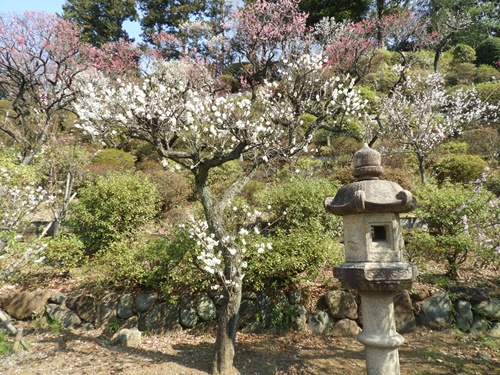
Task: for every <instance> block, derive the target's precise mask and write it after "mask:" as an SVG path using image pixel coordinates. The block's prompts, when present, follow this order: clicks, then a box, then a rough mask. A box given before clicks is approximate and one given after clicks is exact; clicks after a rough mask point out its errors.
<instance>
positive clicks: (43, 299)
mask: <svg viewBox="0 0 500 375" xmlns="http://www.w3.org/2000/svg"><path fill="white" fill-rule="evenodd" d="M51 295H52V292H50V291H39V292H20V293H14V294H12V295H10V296H8V297H7V298H5V299H4V301H3V309H4V310H5V312H6V313H7V314H9V315H10V316H11V317H13V318H14V319H18V320H26V319H29V318H31V317H33V316H34V315H38V314H40V313H41V312H42V311H43V309H44V307H45V305H46V304H47V301H48V300H49V298H50V296H51Z"/></svg>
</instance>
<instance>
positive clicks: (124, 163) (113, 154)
mask: <svg viewBox="0 0 500 375" xmlns="http://www.w3.org/2000/svg"><path fill="white" fill-rule="evenodd" d="M92 163H94V164H100V165H106V166H110V167H113V169H116V170H120V171H131V170H133V169H134V163H135V160H134V157H133V156H132V154H130V153H128V152H126V151H123V150H118V149H115V148H106V149H104V150H101V151H100V152H99V153H98V154H97V155H96V156H95V157H94V158H93V159H92Z"/></svg>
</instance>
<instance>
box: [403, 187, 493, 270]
mask: <svg viewBox="0 0 500 375" xmlns="http://www.w3.org/2000/svg"><path fill="white" fill-rule="evenodd" d="M415 195H416V196H417V201H418V205H417V208H416V210H415V214H416V215H417V217H419V218H420V219H421V220H422V221H423V222H424V223H426V224H427V226H428V230H426V231H416V232H413V233H412V234H410V235H406V236H405V239H406V240H407V246H406V247H407V252H408V253H409V254H410V255H411V257H412V258H413V259H422V260H423V261H426V260H435V261H438V262H439V261H442V262H446V264H447V272H448V276H449V277H450V278H452V279H454V278H456V277H457V274H458V269H459V267H460V265H461V264H462V263H464V262H465V261H466V260H467V259H468V258H469V257H470V256H476V257H477V256H480V255H481V251H480V250H481V249H480V248H479V244H480V242H481V240H480V238H481V237H482V236H485V235H486V233H487V232H485V231H484V230H483V229H486V228H488V227H489V226H490V224H489V217H490V216H491V214H490V207H489V202H490V199H491V195H490V194H489V193H488V192H485V191H483V190H478V189H476V186H474V185H461V184H451V183H449V182H444V183H443V184H442V185H441V186H438V185H436V184H433V183H427V184H426V185H424V186H423V187H422V188H421V189H420V190H418V191H416V192H415Z"/></svg>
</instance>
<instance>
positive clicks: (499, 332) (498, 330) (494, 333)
mask: <svg viewBox="0 0 500 375" xmlns="http://www.w3.org/2000/svg"><path fill="white" fill-rule="evenodd" d="M489 335H490V336H491V337H495V338H500V323H495V325H494V326H493V327H492V328H491V330H490V333H489Z"/></svg>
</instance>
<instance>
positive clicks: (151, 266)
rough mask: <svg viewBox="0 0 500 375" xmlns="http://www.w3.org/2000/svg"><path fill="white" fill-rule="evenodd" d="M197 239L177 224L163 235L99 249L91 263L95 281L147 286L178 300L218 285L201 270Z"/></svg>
mask: <svg viewBox="0 0 500 375" xmlns="http://www.w3.org/2000/svg"><path fill="white" fill-rule="evenodd" d="M198 255H199V254H198V253H197V252H196V246H195V243H194V241H193V240H192V239H191V238H190V237H189V235H188V233H187V231H186V230H185V229H184V228H180V227H177V228H175V229H174V230H173V231H172V232H170V233H169V234H168V236H165V237H161V238H156V239H155V238H151V237H149V238H147V237H144V236H142V237H137V238H135V239H133V240H130V239H122V240H119V241H116V242H113V243H111V244H109V245H108V247H107V248H106V249H103V250H101V251H99V252H98V253H97V254H96V257H95V259H94V260H93V262H92V263H91V264H90V263H89V266H90V267H91V268H92V271H93V272H92V278H93V281H94V282H95V281H97V282H98V283H99V284H101V285H103V286H106V285H113V286H115V287H120V288H134V287H146V288H150V289H153V290H157V291H161V292H162V293H165V294H168V295H169V298H171V299H176V298H179V297H181V296H182V295H183V294H185V293H194V292H198V291H201V290H208V289H209V288H210V286H211V285H215V284H216V280H215V278H214V277H213V276H211V275H208V274H207V273H206V272H205V271H203V270H202V268H201V265H200V264H199V261H198V259H197V256H198Z"/></svg>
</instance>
